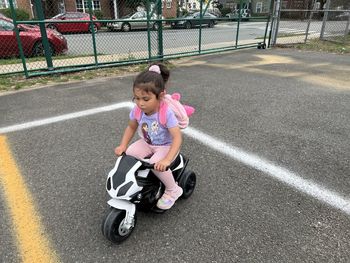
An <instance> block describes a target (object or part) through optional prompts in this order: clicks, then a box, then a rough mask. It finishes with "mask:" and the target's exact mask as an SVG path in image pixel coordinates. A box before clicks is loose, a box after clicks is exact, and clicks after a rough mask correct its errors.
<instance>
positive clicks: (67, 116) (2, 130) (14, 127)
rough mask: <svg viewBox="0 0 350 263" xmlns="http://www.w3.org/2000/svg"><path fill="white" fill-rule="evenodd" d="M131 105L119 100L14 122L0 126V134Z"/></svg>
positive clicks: (131, 104)
mask: <svg viewBox="0 0 350 263" xmlns="http://www.w3.org/2000/svg"><path fill="white" fill-rule="evenodd" d="M133 105H134V104H133V103H132V102H121V103H117V104H112V105H108V106H105V107H99V108H93V109H90V110H84V111H78V112H73V113H69V114H65V115H60V116H56V117H52V118H47V119H41V120H36V121H31V122H26V123H22V124H16V125H12V126H8V127H3V128H0V134H2V133H9V132H15V131H20V130H25V129H30V128H33V127H38V126H42V125H48V124H51V123H55V122H60V121H66V120H70V119H75V118H80V117H84V116H89V115H93V114H97V113H101V112H107V111H113V110H119V109H122V108H131V107H133Z"/></svg>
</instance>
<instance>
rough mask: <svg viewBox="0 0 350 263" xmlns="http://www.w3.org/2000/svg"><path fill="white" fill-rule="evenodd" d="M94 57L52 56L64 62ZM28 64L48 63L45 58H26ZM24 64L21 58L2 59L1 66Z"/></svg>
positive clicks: (0, 60) (53, 58)
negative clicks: (65, 60)
mask: <svg viewBox="0 0 350 263" xmlns="http://www.w3.org/2000/svg"><path fill="white" fill-rule="evenodd" d="M97 55H99V56H100V55H103V54H101V53H98V54H97ZM93 56H94V55H93V54H92V55H76V56H73V55H59V56H52V60H53V61H54V60H62V59H70V58H83V57H93ZM25 60H26V63H31V62H38V61H46V58H45V57H31V58H25ZM18 63H22V59H21V58H17V57H16V58H5V59H0V65H12V64H18Z"/></svg>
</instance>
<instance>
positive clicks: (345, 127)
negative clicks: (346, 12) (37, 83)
mask: <svg viewBox="0 0 350 263" xmlns="http://www.w3.org/2000/svg"><path fill="white" fill-rule="evenodd" d="M175 64H176V68H174V69H173V70H172V75H171V79H170V83H169V85H170V86H169V92H170V93H172V92H175V91H176V92H180V93H181V94H182V97H183V102H184V103H186V104H189V105H193V106H194V107H195V108H196V113H195V114H194V115H193V116H192V117H191V119H190V121H191V124H190V127H189V128H188V129H185V130H184V143H183V147H182V152H183V154H185V155H186V156H187V157H189V158H190V163H189V168H190V169H192V170H193V171H195V173H196V174H197V180H198V182H197V186H196V189H195V192H194V194H193V195H192V196H191V197H190V198H189V199H187V200H180V201H178V202H177V203H176V205H175V207H174V208H172V209H171V210H170V211H168V212H167V213H165V214H163V215H158V214H153V213H139V214H138V222H137V226H136V228H135V230H134V232H133V233H132V235H131V236H130V238H129V239H128V240H127V241H125V242H124V243H122V244H120V245H113V244H111V243H110V242H108V241H107V240H106V239H105V237H104V236H103V235H102V233H101V220H102V218H103V216H104V214H105V212H106V211H107V204H106V201H107V200H108V196H107V194H106V191H105V179H106V175H107V173H108V172H109V170H110V169H111V168H112V167H113V166H114V162H115V160H116V157H115V156H114V153H113V150H114V147H115V146H116V145H117V144H118V142H119V140H120V139H121V136H122V133H123V131H124V128H125V127H126V123H127V120H128V112H129V107H128V105H129V103H130V101H131V97H132V94H131V88H132V80H133V77H134V76H132V75H130V76H122V77H115V78H108V79H96V80H92V81H86V82H75V83H68V84H61V85H56V86H52V87H46V88H42V89H35V90H27V91H22V92H18V93H13V94H7V95H2V96H0V112H1V114H0V144H1V145H0V146H1V151H0V185H1V188H2V191H1V194H0V211H1V213H0V233H1V237H0V242H1V246H0V261H2V262H11V263H12V262H39V261H40V260H42V262H44V261H46V262H47V261H52V262H55V261H56V262H57V261H59V262H116V261H121V262H348V260H349V258H350V230H349V229H350V220H349V219H350V199H349V195H350V192H349V189H350V180H349V175H350V162H349V156H350V146H349V141H350V117H349V112H350V86H349V76H350V62H349V56H339V55H334V54H323V53H317V52H298V51H295V50H289V49H271V50H255V49H247V50H241V51H236V52H230V53H222V54H219V55H218V54H216V55H210V56H209V55H208V56H202V57H197V58H191V59H183V60H178V61H176V62H175ZM121 103H123V104H121ZM102 107H104V108H102ZM9 175H10V176H9ZM13 180H16V181H15V183H13ZM26 230H27V231H26ZM34 240H35V241H37V242H34ZM34 244H35V245H34ZM44 252H45V253H44ZM45 255H46V256H47V257H45Z"/></svg>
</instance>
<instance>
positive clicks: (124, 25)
mask: <svg viewBox="0 0 350 263" xmlns="http://www.w3.org/2000/svg"><path fill="white" fill-rule="evenodd" d="M120 19H121V20H122V21H118V22H111V23H107V29H108V30H109V31H115V30H121V31H124V32H128V31H130V30H132V29H146V28H147V13H146V11H139V12H136V13H132V14H129V15H126V16H123V17H122V18H120ZM151 19H157V15H156V14H153V16H152V18H151ZM162 19H164V17H162ZM135 20H136V21H135ZM149 27H150V28H152V29H154V30H158V28H159V22H157V21H155V22H151V21H150V23H149Z"/></svg>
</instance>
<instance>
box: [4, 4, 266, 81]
mask: <svg viewBox="0 0 350 263" xmlns="http://www.w3.org/2000/svg"><path fill="white" fill-rule="evenodd" d="M245 2H249V1H247V0H239V1H238V5H236V6H235V8H237V9H239V10H240V11H242V12H236V13H237V14H239V15H238V16H236V17H230V16H223V15H222V14H220V11H219V9H218V8H217V7H216V6H217V5H218V2H211V1H210V0H209V1H204V0H202V1H192V0H191V1H190V2H189V1H188V0H186V1H178V0H154V1H149V0H45V1H43V0H29V1H22V0H2V1H1V2H0V8H1V7H4V4H3V3H7V5H6V6H5V7H7V8H6V9H0V13H2V14H4V15H5V16H4V17H3V16H0V74H9V73H16V72H17V73H18V72H24V73H25V75H26V76H27V77H28V76H29V77H30V76H35V75H43V74H52V73H57V72H68V71H77V70H84V69H90V68H101V67H107V66H115V65H125V64H131V63H140V62H148V61H154V60H163V59H168V58H175V57H182V56H192V55H200V54H205V53H211V52H218V51H224V50H231V49H238V48H247V47H259V48H261V47H265V42H266V37H267V33H268V31H267V26H268V23H269V19H270V14H271V13H270V10H271V9H270V6H271V5H270V4H269V3H267V4H266V7H265V9H266V12H265V13H260V14H259V16H256V17H254V15H249V17H242V14H244V15H246V13H245V12H244V11H243V9H244V8H246V5H245V4H244V3H245ZM266 2H269V1H266ZM28 3H29V4H28ZM189 3H190V4H191V6H189ZM1 4H2V5H1ZM230 11H233V10H230ZM243 18H244V22H243ZM247 20H248V21H247ZM247 24H250V25H253V24H255V25H256V29H252V28H251V27H247V26H246V25H247ZM248 29H249V30H250V31H252V30H253V31H254V30H255V31H259V33H256V34H255V35H257V36H259V38H257V37H252V34H251V32H250V31H249V33H246V30H248Z"/></svg>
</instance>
